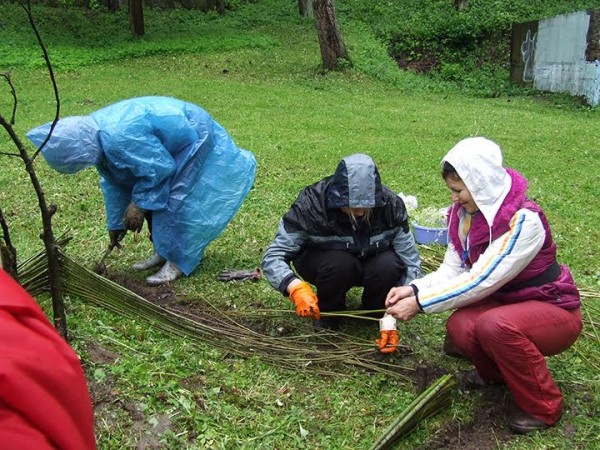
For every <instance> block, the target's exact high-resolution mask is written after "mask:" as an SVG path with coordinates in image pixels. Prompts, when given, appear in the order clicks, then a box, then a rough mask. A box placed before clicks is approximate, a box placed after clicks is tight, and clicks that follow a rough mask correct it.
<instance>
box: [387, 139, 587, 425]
mask: <svg viewBox="0 0 600 450" xmlns="http://www.w3.org/2000/svg"><path fill="white" fill-rule="evenodd" d="M442 177H443V178H444V181H445V182H446V184H447V186H448V188H449V189H450V191H451V197H452V203H453V204H452V206H451V207H450V208H449V210H448V218H447V220H448V237H449V245H448V249H447V251H446V254H445V256H444V261H443V262H442V264H441V266H440V267H439V269H438V270H436V271H435V272H432V273H430V274H428V275H426V276H424V277H423V278H420V279H417V280H414V281H412V282H411V285H410V286H403V287H397V288H393V289H391V291H390V292H389V294H388V296H387V299H386V306H387V314H386V315H387V316H393V317H394V318H396V319H399V320H403V321H407V320H410V319H412V318H413V317H414V316H415V315H416V314H417V313H419V312H424V313H436V312H442V311H448V310H456V311H454V313H453V314H452V315H451V316H450V318H449V319H448V322H447V324H446V331H447V336H446V339H447V341H448V342H449V344H451V345H453V346H454V347H455V348H456V349H457V353H459V354H461V355H463V356H465V357H467V358H468V359H470V360H471V361H472V362H473V364H474V365H475V368H476V370H473V371H470V372H468V373H467V374H466V381H467V382H468V383H469V384H470V385H472V386H473V387H482V386H485V385H487V384H494V383H496V384H500V383H506V385H507V387H508V389H509V390H510V393H511V395H512V398H513V401H514V404H513V405H512V408H511V410H510V411H509V414H508V424H509V426H510V428H511V429H513V430H514V431H516V432H519V433H527V432H529V431H533V430H541V429H544V428H547V427H548V426H551V425H554V424H555V423H556V422H557V421H558V420H559V419H560V417H561V415H562V411H563V398H562V395H561V393H560V390H559V389H558V387H557V385H556V383H555V382H554V380H553V378H552V375H551V374H550V371H549V370H548V366H547V364H546V360H545V356H547V355H555V354H557V353H560V352H562V351H564V350H566V349H567V348H569V347H570V346H571V345H572V344H573V343H574V342H575V341H576V339H577V337H578V336H579V334H580V332H581V328H582V322H581V313H580V308H579V304H580V299H579V292H578V290H577V287H576V286H575V283H574V281H573V278H572V276H571V274H570V272H569V269H568V268H567V267H566V266H564V265H560V264H558V263H557V261H556V245H555V243H554V241H553V239H552V234H551V231H550V227H549V225H548V222H547V220H546V218H545V216H544V213H543V212H542V210H541V209H540V207H539V206H538V205H537V204H535V203H534V202H533V201H531V200H529V199H528V198H527V196H526V191H527V181H526V179H525V178H524V177H523V176H522V175H521V174H520V173H518V172H517V171H515V170H513V169H510V168H504V167H503V166H502V152H501V150H500V147H498V145H496V144H495V143H494V142H492V141H490V140H488V139H485V138H482V137H475V138H467V139H464V140H462V141H460V142H459V143H458V144H457V145H456V146H455V147H453V148H452V149H451V150H450V151H449V152H448V154H447V155H446V156H445V157H444V159H443V160H442ZM384 320H385V319H384Z"/></svg>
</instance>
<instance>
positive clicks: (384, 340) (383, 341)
mask: <svg viewBox="0 0 600 450" xmlns="http://www.w3.org/2000/svg"><path fill="white" fill-rule="evenodd" d="M379 333H380V334H381V337H380V338H379V339H375V343H376V344H377V345H378V346H379V351H380V352H381V353H394V352H395V351H396V350H398V344H399V343H400V336H398V332H397V331H396V330H381V331H380V332H379Z"/></svg>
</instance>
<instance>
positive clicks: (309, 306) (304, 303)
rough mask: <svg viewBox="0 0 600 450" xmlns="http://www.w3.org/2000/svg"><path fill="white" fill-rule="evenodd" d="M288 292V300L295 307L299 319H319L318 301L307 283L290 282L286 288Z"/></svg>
mask: <svg viewBox="0 0 600 450" xmlns="http://www.w3.org/2000/svg"><path fill="white" fill-rule="evenodd" d="M288 292H289V294H290V300H291V301H292V302H293V303H294V305H295V306H296V314H297V315H299V316H300V317H312V318H313V319H319V318H320V317H321V311H319V300H318V299H317V296H316V295H315V293H314V292H313V290H312V288H311V287H310V286H309V285H308V283H307V282H305V281H300V280H298V279H296V280H294V281H292V282H291V283H290V284H289V286H288Z"/></svg>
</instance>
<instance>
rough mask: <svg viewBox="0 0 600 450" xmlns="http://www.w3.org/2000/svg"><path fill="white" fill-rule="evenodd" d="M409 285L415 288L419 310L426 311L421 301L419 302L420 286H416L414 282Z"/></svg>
mask: <svg viewBox="0 0 600 450" xmlns="http://www.w3.org/2000/svg"><path fill="white" fill-rule="evenodd" d="M409 286H410V287H411V288H412V290H413V293H414V295H415V300H416V302H417V306H418V307H419V311H421V312H425V311H423V307H422V306H421V303H420V302H419V288H418V287H417V286H415V285H414V284H409Z"/></svg>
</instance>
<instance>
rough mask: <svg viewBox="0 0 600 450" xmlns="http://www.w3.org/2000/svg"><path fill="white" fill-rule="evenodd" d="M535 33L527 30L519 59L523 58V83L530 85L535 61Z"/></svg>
mask: <svg viewBox="0 0 600 450" xmlns="http://www.w3.org/2000/svg"><path fill="white" fill-rule="evenodd" d="M536 40H537V33H535V32H534V33H532V32H531V29H528V30H527V34H526V35H525V39H523V42H522V43H521V57H522V58H523V63H524V66H523V82H525V83H531V82H533V79H534V70H533V69H534V66H533V64H534V61H535V58H534V57H535V45H536Z"/></svg>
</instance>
